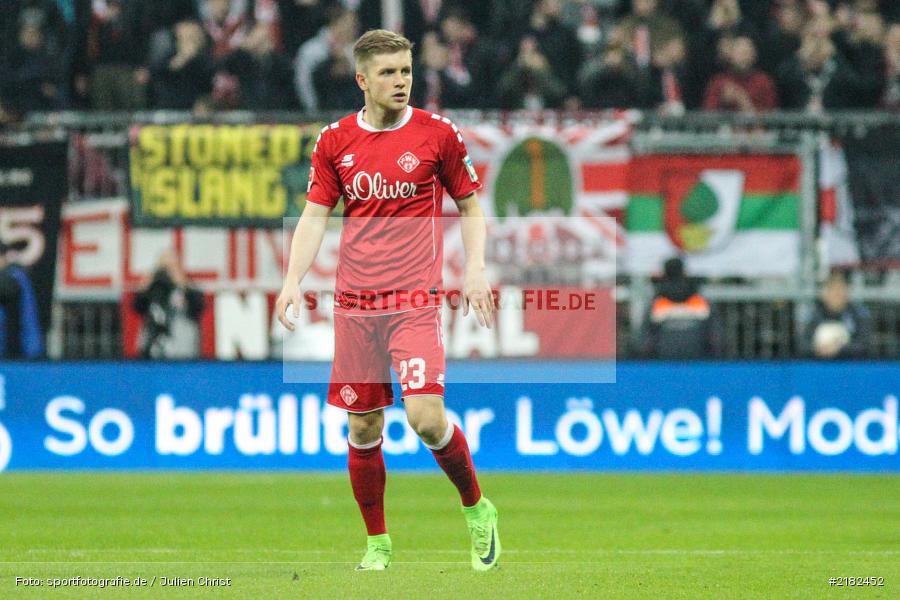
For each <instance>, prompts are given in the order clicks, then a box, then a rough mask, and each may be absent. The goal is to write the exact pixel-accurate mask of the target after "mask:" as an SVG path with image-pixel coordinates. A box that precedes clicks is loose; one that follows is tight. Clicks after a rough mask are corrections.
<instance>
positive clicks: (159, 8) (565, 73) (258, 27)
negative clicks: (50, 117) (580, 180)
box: [0, 0, 900, 122]
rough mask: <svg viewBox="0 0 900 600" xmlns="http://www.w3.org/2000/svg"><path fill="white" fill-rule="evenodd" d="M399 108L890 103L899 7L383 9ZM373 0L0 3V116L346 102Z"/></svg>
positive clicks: (743, 0) (679, 2)
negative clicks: (405, 71)
mask: <svg viewBox="0 0 900 600" xmlns="http://www.w3.org/2000/svg"><path fill="white" fill-rule="evenodd" d="M397 5H398V6H399V7H400V8H401V10H402V17H403V23H404V27H403V29H404V33H405V34H406V35H407V36H408V37H409V38H410V39H412V40H413V42H415V44H416V52H415V55H416V62H417V71H416V78H417V83H416V85H415V86H414V97H413V103H414V104H415V105H418V106H421V107H424V108H429V109H432V110H436V109H439V108H448V107H449V108H502V109H519V108H526V109H544V108H551V109H555V108H563V109H596V108H624V107H635V108H643V109H649V110H660V111H663V112H666V113H670V114H672V113H674V114H677V113H679V112H681V111H683V110H694V109H709V110H731V111H742V112H757V111H769V110H775V109H787V110H805V111H822V110H829V109H873V108H882V109H887V110H898V109H900V2H897V1H896V0H881V1H880V2H879V0H481V1H478V2H475V1H468V2H467V1H462V0H456V1H454V0H397ZM381 19H382V2H381V1H380V0H165V1H164V2H161V1H157V0H6V1H5V2H4V7H3V19H2V22H0V122H3V121H9V120H14V119H17V118H21V116H22V115H24V114H26V113H28V112H30V111H56V110H140V109H175V110H194V111H196V112H198V113H200V114H203V113H205V112H208V111H211V110H229V109H248V110H306V111H316V110H322V109H327V110H345V109H353V108H355V107H357V105H358V104H359V102H360V97H359V92H358V90H357V89H356V86H355V83H354V70H353V61H352V52H351V49H352V44H353V41H354V40H355V38H356V37H357V35H358V34H359V33H360V32H361V31H364V30H366V29H370V28H375V27H379V26H381Z"/></svg>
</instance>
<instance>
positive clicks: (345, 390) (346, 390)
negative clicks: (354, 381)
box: [341, 385, 359, 406]
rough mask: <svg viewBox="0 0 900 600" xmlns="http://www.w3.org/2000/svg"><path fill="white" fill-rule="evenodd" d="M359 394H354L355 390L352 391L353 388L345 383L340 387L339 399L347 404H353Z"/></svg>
mask: <svg viewBox="0 0 900 600" xmlns="http://www.w3.org/2000/svg"><path fill="white" fill-rule="evenodd" d="M357 398H359V396H357V395H356V392H354V391H353V388H352V387H350V386H349V385H345V386H344V387H342V388H341V400H343V401H344V404H346V405H347V406H353V403H354V402H356V400H357Z"/></svg>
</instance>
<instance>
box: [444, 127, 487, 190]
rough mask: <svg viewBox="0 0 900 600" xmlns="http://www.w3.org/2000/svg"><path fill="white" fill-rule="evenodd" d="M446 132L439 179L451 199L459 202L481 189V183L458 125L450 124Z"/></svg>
mask: <svg viewBox="0 0 900 600" xmlns="http://www.w3.org/2000/svg"><path fill="white" fill-rule="evenodd" d="M442 120H443V119H442ZM447 123H449V121H447ZM445 131H446V133H445V135H444V141H443V144H442V145H441V166H440V170H439V171H438V177H439V178H440V180H441V183H442V184H443V186H444V189H446V190H447V193H448V194H450V197H451V198H453V199H454V200H459V199H460V198H465V197H466V196H468V195H469V194H471V193H472V192H475V191H477V190H479V189H481V182H480V181H479V180H478V174H477V173H475V167H474V166H473V165H472V160H471V159H470V158H469V153H468V152H467V151H466V145H465V143H463V139H462V134H461V133H460V132H459V129H457V128H456V125H453V124H452V123H449V127H447V128H446V130H445Z"/></svg>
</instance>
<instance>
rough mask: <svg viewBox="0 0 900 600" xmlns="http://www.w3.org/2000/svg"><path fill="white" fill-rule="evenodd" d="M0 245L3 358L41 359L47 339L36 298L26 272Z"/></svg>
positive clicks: (0, 355) (0, 351) (0, 347)
mask: <svg viewBox="0 0 900 600" xmlns="http://www.w3.org/2000/svg"><path fill="white" fill-rule="evenodd" d="M7 249H8V248H7V247H6V246H5V245H4V244H3V242H0V359H4V358H39V357H40V356H41V355H42V354H43V353H44V340H43V334H42V333H41V325H40V321H39V319H38V308H37V298H36V297H35V294H34V289H33V288H32V286H31V280H29V279H28V274H27V273H26V272H25V270H24V269H23V268H22V267H20V266H18V265H16V264H15V263H13V262H10V261H9V260H8V259H7V258H6V251H7Z"/></svg>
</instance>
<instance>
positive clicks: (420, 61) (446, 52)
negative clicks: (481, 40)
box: [411, 31, 482, 113]
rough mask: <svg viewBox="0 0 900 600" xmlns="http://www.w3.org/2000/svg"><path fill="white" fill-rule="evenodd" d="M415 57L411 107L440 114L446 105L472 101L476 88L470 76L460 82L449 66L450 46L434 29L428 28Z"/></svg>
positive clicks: (463, 103) (452, 105) (450, 105)
mask: <svg viewBox="0 0 900 600" xmlns="http://www.w3.org/2000/svg"><path fill="white" fill-rule="evenodd" d="M416 60H417V63H416V67H415V68H414V69H413V72H414V73H415V76H416V83H415V85H413V89H412V99H411V102H412V104H413V105H414V106H418V107H420V108H424V109H425V110H427V111H430V112H437V113H439V112H441V111H442V110H443V109H444V108H445V107H457V108H458V107H463V106H468V105H470V104H471V103H472V102H471V97H470V96H471V95H474V92H475V91H474V90H473V89H471V78H469V80H468V81H460V78H459V77H458V76H457V75H456V74H455V73H453V71H452V70H451V69H450V49H449V48H447V45H446V44H444V42H443V41H442V40H441V38H440V36H439V35H438V34H437V32H434V31H429V32H428V33H426V34H425V35H424V37H423V38H422V47H421V49H420V50H419V52H418V53H417V56H416ZM479 91H482V90H479Z"/></svg>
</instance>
